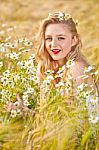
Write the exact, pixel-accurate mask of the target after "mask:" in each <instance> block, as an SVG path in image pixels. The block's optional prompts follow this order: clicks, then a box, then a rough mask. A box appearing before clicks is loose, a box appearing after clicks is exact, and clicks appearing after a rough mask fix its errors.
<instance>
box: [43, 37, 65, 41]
mask: <svg viewBox="0 0 99 150" xmlns="http://www.w3.org/2000/svg"><path fill="white" fill-rule="evenodd" d="M64 39H65V38H64V37H58V40H64ZM45 40H46V41H47V40H50V41H51V40H52V38H50V37H49V38H46V39H45Z"/></svg>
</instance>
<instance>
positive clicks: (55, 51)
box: [52, 49, 61, 54]
mask: <svg viewBox="0 0 99 150" xmlns="http://www.w3.org/2000/svg"><path fill="white" fill-rule="evenodd" d="M60 51H61V50H59V49H53V50H52V52H53V53H54V54H58V53H59V52H60Z"/></svg>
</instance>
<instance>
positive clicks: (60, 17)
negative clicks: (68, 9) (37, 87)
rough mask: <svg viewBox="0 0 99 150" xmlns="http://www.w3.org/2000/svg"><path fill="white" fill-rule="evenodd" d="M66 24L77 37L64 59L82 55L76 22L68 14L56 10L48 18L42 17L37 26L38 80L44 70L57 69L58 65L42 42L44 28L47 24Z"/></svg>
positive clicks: (41, 77) (42, 76)
mask: <svg viewBox="0 0 99 150" xmlns="http://www.w3.org/2000/svg"><path fill="white" fill-rule="evenodd" d="M59 23H62V24H66V26H67V27H68V29H69V30H70V32H71V33H72V35H73V36H76V37H77V39H78V43H77V44H76V45H75V46H74V47H72V49H71V51H70V52H69V53H68V55H67V57H66V61H67V60H68V59H69V58H70V59H75V60H77V59H78V58H79V56H80V57H83V55H82V53H81V52H80V49H81V47H82V43H81V40H80V36H79V34H78V32H77V29H76V23H75V22H74V20H73V19H72V17H71V16H70V15H69V14H66V15H65V13H63V12H56V13H53V14H50V15H49V16H48V18H46V19H44V20H43V21H42V22H41V25H40V28H39V34H38V35H39V36H38V42H39V47H38V51H37V56H38V57H39V64H38V76H39V80H42V79H43V78H44V76H45V75H44V72H46V71H47V70H49V69H50V70H54V71H55V70H58V69H59V68H58V66H57V65H55V61H54V60H53V59H52V58H51V56H50V55H49V53H48V52H47V50H46V47H45V43H44V38H45V30H46V27H47V26H48V25H49V24H59Z"/></svg>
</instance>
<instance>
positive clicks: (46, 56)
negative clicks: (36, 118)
mask: <svg viewBox="0 0 99 150" xmlns="http://www.w3.org/2000/svg"><path fill="white" fill-rule="evenodd" d="M81 46H82V44H81V39H80V36H79V34H78V32H77V29H76V23H75V22H74V20H73V19H72V17H71V15H69V14H65V13H63V12H55V13H53V14H49V16H48V18H46V19H45V20H43V22H42V23H41V26H40V30H39V48H38V53H37V55H38V57H39V60H40V61H39V64H38V72H37V76H38V82H39V83H42V81H43V80H44V78H46V76H47V75H46V72H47V70H52V71H53V72H52V77H53V78H52V79H51V81H52V83H53V85H54V86H56V87H57V85H58V84H59V83H60V82H61V81H63V82H64V81H65V82H67V81H68V77H69V75H71V77H72V79H73V88H74V89H75V90H74V95H77V93H78V92H77V89H79V86H80V85H81V84H82V83H84V84H85V85H87V87H88V86H89V85H90V87H91V86H93V90H94V91H97V86H96V85H95V82H94V79H93V78H92V70H93V68H92V67H91V66H89V64H88V62H87V61H86V59H85V58H84V56H83V55H82V53H81ZM60 68H61V69H60ZM88 69H89V70H88ZM89 71H91V74H86V75H85V74H84V73H88V72H89ZM41 85H42V84H41ZM65 91H67V87H66V86H65ZM64 93H65V94H66V93H68V92H64ZM89 93H90V92H89ZM87 99H89V97H87Z"/></svg>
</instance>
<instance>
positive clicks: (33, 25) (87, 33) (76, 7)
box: [0, 0, 99, 66]
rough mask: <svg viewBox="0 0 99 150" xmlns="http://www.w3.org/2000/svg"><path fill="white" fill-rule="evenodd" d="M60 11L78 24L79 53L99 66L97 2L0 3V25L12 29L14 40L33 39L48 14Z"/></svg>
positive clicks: (35, 0)
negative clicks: (80, 50)
mask: <svg viewBox="0 0 99 150" xmlns="http://www.w3.org/2000/svg"><path fill="white" fill-rule="evenodd" d="M55 11H63V12H68V13H70V14H71V15H72V16H73V18H74V19H75V20H79V25H78V27H77V28H78V31H79V33H80V35H81V39H82V43H83V48H82V51H83V52H84V55H85V56H86V57H87V59H88V60H89V62H90V63H91V64H96V65H97V66H99V58H98V56H99V42H98V38H99V0H0V24H7V25H10V26H16V29H15V31H14V36H15V37H22V36H26V37H27V38H33V36H34V35H35V34H36V33H37V31H38V27H39V23H40V21H41V20H42V19H43V18H45V17H47V16H48V13H50V12H55Z"/></svg>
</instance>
